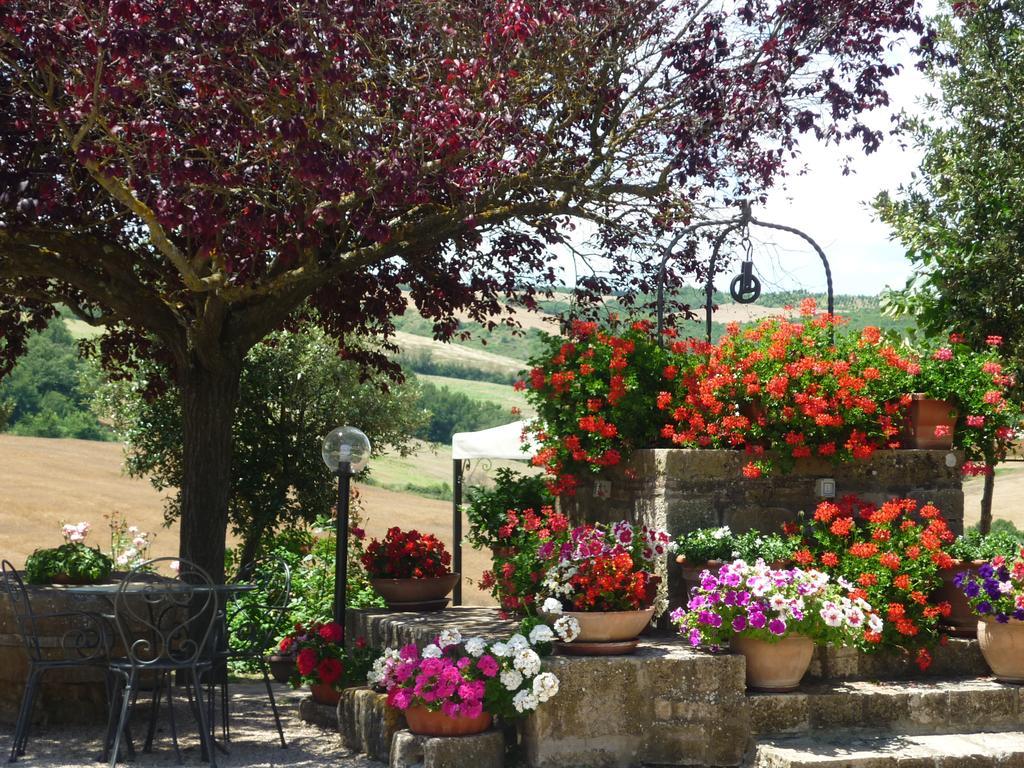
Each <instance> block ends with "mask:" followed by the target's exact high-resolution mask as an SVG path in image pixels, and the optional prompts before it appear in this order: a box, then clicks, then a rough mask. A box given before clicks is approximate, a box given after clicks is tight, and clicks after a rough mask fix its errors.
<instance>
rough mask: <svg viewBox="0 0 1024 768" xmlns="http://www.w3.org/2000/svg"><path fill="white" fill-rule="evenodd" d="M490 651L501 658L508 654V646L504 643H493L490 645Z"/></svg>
mask: <svg viewBox="0 0 1024 768" xmlns="http://www.w3.org/2000/svg"><path fill="white" fill-rule="evenodd" d="M491 653H492V654H493V655H494V656H497V657H498V658H499V659H503V658H505V657H506V656H508V653H509V648H508V646H507V645H506V644H505V643H495V644H494V645H492V646H491Z"/></svg>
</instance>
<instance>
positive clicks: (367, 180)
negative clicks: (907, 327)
mask: <svg viewBox="0 0 1024 768" xmlns="http://www.w3.org/2000/svg"><path fill="white" fill-rule="evenodd" d="M904 32H908V33H912V34H920V33H921V24H920V20H919V17H918V14H917V10H916V8H915V5H914V3H913V2H912V0H740V1H736V0H716V2H710V1H708V0H532V1H531V2H525V1H524V0H378V1H376V2H370V1H368V0H315V1H314V0H290V1H289V2H283V1H282V2H278V1H275V0H260V1H259V2H255V1H254V0H248V1H247V2H242V1H241V0H107V1H103V0H91V1H87V0H66V2H52V0H0V104H2V106H0V374H3V373H6V372H7V371H9V370H10V367H11V365H12V364H13V361H14V360H15V359H16V358H17V357H18V355H19V354H20V353H21V352H23V350H24V342H25V337H26V334H27V333H29V332H30V331H31V330H32V329H34V328H39V327H41V326H42V325H43V324H45V322H46V321H47V320H48V319H49V318H50V317H52V316H53V315H54V313H55V312H56V311H57V308H58V307H66V308H67V309H68V310H70V311H71V312H73V313H74V314H75V315H77V316H78V317H80V318H83V319H85V320H87V321H88V322H90V323H93V324H95V325H98V326H103V328H104V329H105V331H104V335H103V337H102V339H101V341H100V342H99V348H100V350H101V352H102V354H103V356H104V358H105V360H106V361H107V362H108V363H110V364H124V363H125V362H129V363H130V361H131V359H132V358H133V357H134V356H139V355H160V356H162V357H164V358H165V359H166V360H167V362H168V365H169V366H170V369H171V370H172V371H173V385H174V386H177V387H178V388H180V392H181V396H182V401H183V404H184V415H185V424H184V442H185V446H184V468H183V475H184V484H183V486H184V487H183V489H182V518H181V554H182V556H183V557H187V558H189V559H192V560H195V561H197V562H198V563H200V564H201V565H203V566H204V567H206V568H207V569H208V570H209V571H210V572H211V573H212V574H214V575H215V576H221V575H222V573H223V551H224V532H225V524H226V509H227V494H228V488H229V485H230V483H229V477H230V472H231V422H232V417H233V414H234V410H235V404H236V400H237V398H238V386H239V369H240V365H241V360H242V357H243V355H244V354H245V352H246V350H248V349H249V348H250V347H252V345H253V344H255V343H256V342H257V341H259V340H260V339H261V338H263V337H264V336H265V335H266V334H267V333H269V332H270V331H272V330H274V329H277V328H279V327H281V326H282V324H283V323H285V322H286V321H287V320H288V318H289V317H291V316H293V315H294V314H295V313H296V312H297V311H300V310H302V309H304V308H313V309H315V310H317V315H318V317H319V320H320V322H322V323H323V324H324V325H325V326H326V327H327V328H328V329H329V330H330V331H331V332H332V333H334V334H337V335H347V334H358V335H366V336H377V337H380V338H382V339H386V338H387V337H388V335H389V333H390V332H391V331H392V330H393V326H392V322H391V321H392V318H393V317H394V316H395V315H398V314H401V313H402V312H404V311H405V309H406V297H405V295H404V294H403V290H404V291H407V292H408V295H409V296H411V298H412V300H413V302H414V303H415V307H416V309H417V310H418V311H419V312H420V313H422V314H423V315H424V316H425V317H427V318H429V319H431V320H432V321H433V323H434V329H435V332H436V334H437V336H438V337H439V338H447V337H450V336H451V335H452V334H453V333H455V332H456V331H457V327H458V324H457V321H456V319H455V317H456V315H457V314H458V313H460V312H468V314H469V315H470V316H471V317H473V318H476V319H479V320H481V321H484V322H494V321H495V320H494V318H498V319H499V320H500V319H505V320H508V316H507V314H505V307H506V305H507V304H508V303H509V302H515V303H519V304H524V305H525V306H526V307H532V306H534V304H535V299H536V296H537V293H538V290H539V288H538V286H543V285H547V284H550V283H552V282H553V281H554V279H555V274H554V267H553V264H554V262H553V255H552V250H551V246H553V245H555V244H557V243H559V242H562V241H564V240H565V239H566V238H567V237H568V236H569V235H570V232H571V231H572V229H573V227H574V226H576V225H577V224H578V223H579V222H587V226H588V227H589V228H592V231H593V233H594V235H593V237H594V240H595V242H596V245H597V246H598V247H599V248H600V250H601V251H602V252H603V253H604V255H606V256H607V258H608V260H609V261H608V263H609V264H610V265H611V268H610V269H609V270H608V272H607V273H605V274H604V275H602V276H597V275H587V276H584V277H583V278H582V281H581V283H582V284H581V287H582V289H583V291H584V292H587V291H589V292H592V293H595V294H596V293H601V292H605V291H607V290H610V289H611V288H619V289H624V290H627V291H638V290H644V289H646V288H648V287H649V286H650V280H651V275H652V272H653V269H654V266H653V261H654V260H652V259H651V258H650V254H651V253H652V252H653V251H652V247H653V244H654V243H655V242H656V241H658V240H659V239H663V237H664V235H665V232H666V231H667V230H670V229H671V228H672V227H673V226H676V225H678V224H680V223H683V222H686V221H688V220H690V219H691V218H692V217H694V216H698V215H700V214H701V213H702V212H703V211H705V210H706V209H707V207H708V206H710V205H713V204H714V203H716V202H720V201H722V200H723V199H727V198H728V197H730V196H734V195H736V194H746V193H750V192H755V193H756V192H760V191H763V190H765V189H767V188H768V187H769V186H770V185H771V183H772V181H773V179H775V178H776V177H777V176H778V175H779V174H780V172H781V171H782V169H783V164H784V162H785V160H786V158H787V157H788V156H789V155H790V154H791V153H792V151H793V149H794V147H795V141H796V138H797V137H798V136H799V135H800V134H803V133H814V134H817V135H818V136H823V137H827V138H830V139H832V138H835V139H839V138H844V137H845V138H850V137H855V138H858V139H859V140H862V141H863V144H864V146H865V147H867V148H868V149H870V148H872V147H873V146H874V145H875V144H876V143H877V141H878V139H879V137H878V135H877V134H876V133H874V132H872V131H870V130H868V129H867V128H866V127H865V126H864V125H863V123H862V122H861V120H860V116H861V115H862V114H863V113H864V112H865V111H867V110H870V109H872V108H874V107H876V106H879V105H884V104H885V103H886V94H885V91H884V87H883V83H884V80H885V78H886V77H888V76H889V75H891V74H892V73H893V69H892V67H890V66H889V65H887V64H886V63H885V62H886V56H885V54H886V47H885V46H886V44H887V40H889V39H890V37H891V35H893V34H898V33H904ZM588 231H591V230H590V229H588ZM690 266H692V265H690ZM684 268H685V267H684ZM365 362H366V363H367V364H372V363H374V362H377V363H380V362H381V360H380V359H377V360H373V359H367V360H365ZM315 449H316V447H315V446H310V450H315Z"/></svg>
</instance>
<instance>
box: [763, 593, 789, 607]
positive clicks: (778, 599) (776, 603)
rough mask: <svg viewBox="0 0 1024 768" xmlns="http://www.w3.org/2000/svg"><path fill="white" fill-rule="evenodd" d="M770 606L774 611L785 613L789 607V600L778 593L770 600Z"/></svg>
mask: <svg viewBox="0 0 1024 768" xmlns="http://www.w3.org/2000/svg"><path fill="white" fill-rule="evenodd" d="M768 605H770V606H771V608H772V610H773V611H784V610H786V608H787V607H788V606H789V600H787V599H786V596H785V595H784V594H782V593H781V592H776V593H775V594H773V595H772V596H771V597H770V598H768Z"/></svg>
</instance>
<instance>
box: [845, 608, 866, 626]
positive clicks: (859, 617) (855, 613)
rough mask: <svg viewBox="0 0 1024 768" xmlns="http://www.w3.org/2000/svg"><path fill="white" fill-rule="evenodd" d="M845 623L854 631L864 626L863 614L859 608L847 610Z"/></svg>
mask: <svg viewBox="0 0 1024 768" xmlns="http://www.w3.org/2000/svg"><path fill="white" fill-rule="evenodd" d="M846 623H847V624H849V625H850V626H851V627H853V628H854V629H859V628H860V627H862V626H864V612H863V611H862V610H861V609H860V608H849V609H847V611H846Z"/></svg>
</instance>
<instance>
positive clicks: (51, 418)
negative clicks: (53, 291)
mask: <svg viewBox="0 0 1024 768" xmlns="http://www.w3.org/2000/svg"><path fill="white" fill-rule="evenodd" d="M97 378H98V374H97V372H96V369H95V367H94V366H91V365H89V364H88V363H87V362H86V361H85V360H83V359H82V357H81V356H80V354H79V348H78V343H77V342H76V341H75V339H74V338H73V337H72V336H71V334H70V333H69V332H68V330H67V328H66V327H65V324H64V321H63V320H61V319H55V320H54V321H53V322H51V323H50V325H49V326H48V327H47V328H46V330H44V331H42V332H41V333H37V334H35V335H34V336H32V337H31V338H30V339H29V342H28V352H26V354H25V355H24V356H23V357H22V358H21V359H20V360H19V361H18V363H17V364H16V365H15V366H14V370H13V371H11V374H10V375H9V376H8V377H6V378H5V379H4V380H3V381H2V382H0V429H5V428H6V429H9V430H10V431H11V432H12V433H13V434H16V435H26V436H31V437H74V438H80V439H83V440H110V439H111V438H112V434H111V432H110V430H109V429H107V428H105V427H103V426H102V425H101V424H100V422H99V421H98V420H97V418H96V416H95V415H93V413H92V412H91V411H90V409H89V403H90V399H91V397H92V392H93V391H94V390H95V387H96V383H97Z"/></svg>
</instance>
